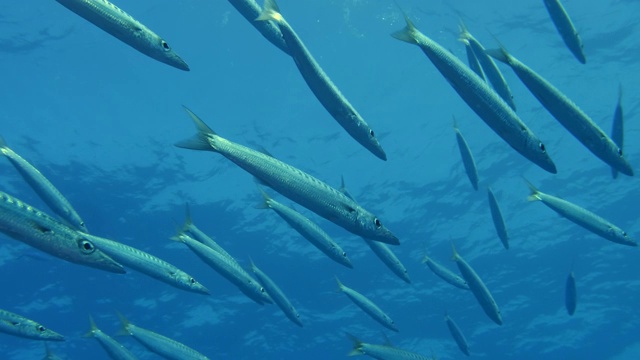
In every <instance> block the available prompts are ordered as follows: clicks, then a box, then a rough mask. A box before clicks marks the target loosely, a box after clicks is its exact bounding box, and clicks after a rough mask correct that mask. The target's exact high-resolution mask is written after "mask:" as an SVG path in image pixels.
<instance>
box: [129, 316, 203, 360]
mask: <svg viewBox="0 0 640 360" xmlns="http://www.w3.org/2000/svg"><path fill="white" fill-rule="evenodd" d="M118 317H119V318H120V321H121V322H122V329H121V330H120V335H131V336H133V337H134V338H135V339H136V340H138V342H139V343H140V344H142V345H143V346H144V347H146V348H147V349H149V351H151V352H153V353H156V354H158V355H160V356H162V357H164V358H166V359H170V360H208V359H209V358H208V357H206V356H204V355H202V354H201V353H199V352H197V351H196V350H194V349H192V348H190V347H188V346H187V345H185V344H183V343H180V342H177V341H175V340H173V339H170V338H168V337H166V336H163V335H160V334H158V333H155V332H153V331H151V330H147V329H144V328H141V327H139V326H137V325H134V324H132V323H130V322H129V320H127V318H125V317H124V315H122V314H120V313H118Z"/></svg>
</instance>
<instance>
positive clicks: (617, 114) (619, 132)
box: [611, 85, 624, 179]
mask: <svg viewBox="0 0 640 360" xmlns="http://www.w3.org/2000/svg"><path fill="white" fill-rule="evenodd" d="M611 140H613V142H614V143H615V144H616V145H618V147H619V148H620V151H622V147H623V145H624V114H623V112H622V85H620V86H619V87H618V104H616V110H615V111H614V113H613V124H612V128H611ZM611 176H613V178H614V179H616V178H617V177H618V170H616V169H615V168H613V167H612V168H611Z"/></svg>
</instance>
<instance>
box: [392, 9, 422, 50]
mask: <svg viewBox="0 0 640 360" xmlns="http://www.w3.org/2000/svg"><path fill="white" fill-rule="evenodd" d="M402 13H403V15H404V21H405V22H406V23H407V25H406V26H405V27H404V28H403V29H402V30H399V31H396V32H394V33H392V34H391V36H392V37H393V38H395V39H398V40H400V41H404V42H408V43H409V44H417V43H418V41H417V40H416V34H418V33H420V32H419V31H418V29H416V27H415V25H413V22H411V19H409V16H407V14H406V13H405V12H404V11H403V12H402Z"/></svg>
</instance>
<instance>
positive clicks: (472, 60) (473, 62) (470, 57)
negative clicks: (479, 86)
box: [464, 42, 486, 81]
mask: <svg viewBox="0 0 640 360" xmlns="http://www.w3.org/2000/svg"><path fill="white" fill-rule="evenodd" d="M464 50H465V52H466V54H467V63H468V64H469V68H470V69H471V70H473V72H474V73H476V74H478V76H479V77H480V78H481V79H482V80H484V81H486V79H485V77H484V71H482V67H481V66H480V63H479V62H478V57H477V56H476V54H475V53H474V52H473V49H472V48H471V45H469V42H464Z"/></svg>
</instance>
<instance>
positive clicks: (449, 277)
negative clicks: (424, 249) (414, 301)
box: [422, 255, 469, 290]
mask: <svg viewBox="0 0 640 360" xmlns="http://www.w3.org/2000/svg"><path fill="white" fill-rule="evenodd" d="M422 263H424V264H427V266H428V267H429V269H431V271H432V272H433V273H434V274H436V275H437V276H438V277H440V278H441V279H442V280H444V281H446V282H448V283H449V284H451V285H453V286H455V287H457V288H459V289H463V290H469V285H467V282H466V281H465V280H464V279H463V278H461V277H460V276H458V275H456V274H454V273H453V272H452V271H451V270H449V269H447V268H446V267H444V266H442V265H440V264H438V263H437V262H435V261H433V259H431V258H430V257H428V256H426V255H425V257H424V259H422Z"/></svg>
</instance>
